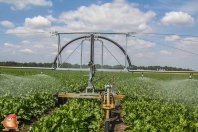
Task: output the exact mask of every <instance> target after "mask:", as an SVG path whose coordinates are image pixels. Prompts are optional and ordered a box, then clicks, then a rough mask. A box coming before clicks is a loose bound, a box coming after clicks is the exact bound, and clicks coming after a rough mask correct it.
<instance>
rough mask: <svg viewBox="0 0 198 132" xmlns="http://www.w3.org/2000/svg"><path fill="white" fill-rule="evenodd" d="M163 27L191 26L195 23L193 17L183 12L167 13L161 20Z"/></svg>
mask: <svg viewBox="0 0 198 132" xmlns="http://www.w3.org/2000/svg"><path fill="white" fill-rule="evenodd" d="M161 22H162V23H163V24H164V25H174V26H192V25H194V23H195V20H194V18H193V17H191V16H190V15H189V14H187V13H183V12H169V13H166V15H165V16H164V17H163V18H162V19H161Z"/></svg>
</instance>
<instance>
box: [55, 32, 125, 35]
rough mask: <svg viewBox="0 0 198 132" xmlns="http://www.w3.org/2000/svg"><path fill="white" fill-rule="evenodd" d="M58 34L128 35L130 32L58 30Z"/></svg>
mask: <svg viewBox="0 0 198 132" xmlns="http://www.w3.org/2000/svg"><path fill="white" fill-rule="evenodd" d="M56 34H117V35H126V34H128V33H124V32H115V33H112V32H56Z"/></svg>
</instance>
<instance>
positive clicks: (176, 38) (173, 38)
mask: <svg viewBox="0 0 198 132" xmlns="http://www.w3.org/2000/svg"><path fill="white" fill-rule="evenodd" d="M179 39H180V37H179V36H178V35H172V36H171V37H168V36H166V37H165V41H176V40H179Z"/></svg>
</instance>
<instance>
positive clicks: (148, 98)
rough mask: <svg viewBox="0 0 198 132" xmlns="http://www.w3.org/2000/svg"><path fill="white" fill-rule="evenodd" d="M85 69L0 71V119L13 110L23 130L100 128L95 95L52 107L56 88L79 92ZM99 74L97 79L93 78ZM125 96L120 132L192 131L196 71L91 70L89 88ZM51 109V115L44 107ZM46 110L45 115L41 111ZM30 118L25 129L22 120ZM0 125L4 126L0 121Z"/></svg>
mask: <svg viewBox="0 0 198 132" xmlns="http://www.w3.org/2000/svg"><path fill="white" fill-rule="evenodd" d="M87 74H88V72H79V71H56V70H44V71H43V74H41V70H35V69H34V70H33V69H32V70H30V69H1V74H0V121H3V120H4V115H8V114H10V113H15V114H16V115H17V119H18V121H19V122H20V123H19V129H20V130H25V131H29V132H102V131H104V118H105V117H104V116H105V113H104V110H103V109H101V108H100V104H101V102H100V100H98V99H68V100H67V102H66V103H65V104H64V105H61V106H60V107H55V104H54V96H53V95H54V94H55V93H57V92H80V90H81V89H83V88H85V87H86V86H87V83H88V77H87V76H83V75H87ZM101 76H104V78H103V79H99V78H100V77H101ZM112 76H114V77H115V82H116V91H117V93H118V94H123V95H126V97H125V98H124V100H122V101H120V105H121V106H122V116H123V117H124V122H125V123H126V125H127V127H126V129H125V131H126V132H168V131H170V132H196V131H198V74H193V79H188V77H189V74H181V73H180V74H179V73H178V74H168V73H144V77H143V78H142V77H141V73H127V72H103V73H101V72H96V77H94V80H95V81H94V86H95V88H100V87H104V85H107V84H111V83H112ZM51 109H53V111H52V112H51V113H48V111H49V110H51ZM47 113H48V114H47ZM32 120H35V121H34V122H33V123H32V124H31V125H30V126H29V127H28V128H27V129H26V128H25V126H24V124H23V122H28V121H32ZM0 129H4V127H3V125H2V124H1V125H0Z"/></svg>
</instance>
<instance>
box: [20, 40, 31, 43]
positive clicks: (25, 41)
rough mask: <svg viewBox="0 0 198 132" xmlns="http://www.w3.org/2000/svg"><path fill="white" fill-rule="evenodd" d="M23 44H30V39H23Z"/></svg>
mask: <svg viewBox="0 0 198 132" xmlns="http://www.w3.org/2000/svg"><path fill="white" fill-rule="evenodd" d="M22 44H30V41H28V40H23V41H22Z"/></svg>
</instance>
